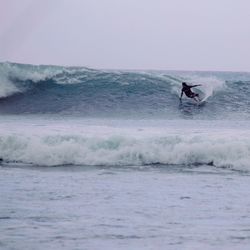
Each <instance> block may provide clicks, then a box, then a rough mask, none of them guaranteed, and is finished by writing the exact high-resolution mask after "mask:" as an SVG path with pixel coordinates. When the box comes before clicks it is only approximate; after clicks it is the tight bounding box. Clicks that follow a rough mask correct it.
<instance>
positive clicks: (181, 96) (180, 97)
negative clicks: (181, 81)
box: [180, 90, 183, 100]
mask: <svg viewBox="0 0 250 250" xmlns="http://www.w3.org/2000/svg"><path fill="white" fill-rule="evenodd" d="M182 96H183V90H182V91H181V96H180V100H181V98H182Z"/></svg>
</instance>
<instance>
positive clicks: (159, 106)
mask: <svg viewBox="0 0 250 250" xmlns="http://www.w3.org/2000/svg"><path fill="white" fill-rule="evenodd" d="M249 79H250V74H249V73H215V72H178V71H172V72H170V71H164V72H163V71H160V72H159V71H147V72H138V71H137V72H135V71H134V72H133V71H110V70H106V71H104V70H93V69H88V68H82V67H60V66H35V65H24V64H15V63H0V114H59V115H73V116H81V117H125V118H127V117H129V118H138V117H139V118H163V119H176V118H177V119H221V118H222V117H223V119H241V120H242V119H243V120H244V119H247V120H248V119H249V118H250V105H249V104H250V103H249V98H248V97H249V93H250V84H249V83H250V80H249ZM182 81H187V82H190V83H194V84H196V83H200V84H202V86H201V87H200V89H199V90H197V91H201V92H202V93H203V95H204V96H205V97H207V101H206V103H205V105H203V106H197V105H195V103H193V102H192V101H190V100H187V99H186V100H185V99H184V100H183V102H182V104H179V99H178V97H179V95H180V89H181V82H182Z"/></svg>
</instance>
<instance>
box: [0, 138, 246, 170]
mask: <svg viewBox="0 0 250 250" xmlns="http://www.w3.org/2000/svg"><path fill="white" fill-rule="evenodd" d="M0 158H1V159H3V161H5V162H20V163H27V164H33V165H40V166H57V165H86V166H145V165H152V164H161V165H197V164H208V165H213V166H215V167H230V168H233V169H237V170H250V164H249V162H250V136H249V134H247V135H241V136H225V135H223V136H218V135H216V136H213V135H190V136H187V135H178V136H177V135H172V136H156V137H149V138H135V137H134V138H133V137H128V136H117V135H114V136H96V137H89V136H83V135H43V136H37V135H36V136H24V135H5V136H3V135H2V136H1V137H0Z"/></svg>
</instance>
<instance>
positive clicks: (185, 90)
mask: <svg viewBox="0 0 250 250" xmlns="http://www.w3.org/2000/svg"><path fill="white" fill-rule="evenodd" d="M197 86H201V85H200V84H198V85H187V84H186V83H185V82H183V83H182V90H181V96H180V101H181V98H182V96H183V93H185V95H186V96H187V97H189V98H193V99H194V100H195V101H196V102H199V101H200V99H199V94H197V93H194V92H192V90H191V88H194V87H197Z"/></svg>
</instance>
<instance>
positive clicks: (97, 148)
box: [0, 62, 250, 249]
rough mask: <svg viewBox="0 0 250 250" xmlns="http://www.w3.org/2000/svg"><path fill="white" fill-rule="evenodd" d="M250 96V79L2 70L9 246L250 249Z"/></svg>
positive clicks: (7, 65) (0, 114) (1, 208)
mask: <svg viewBox="0 0 250 250" xmlns="http://www.w3.org/2000/svg"><path fill="white" fill-rule="evenodd" d="M183 81H185V82H187V83H189V84H201V86H200V87H197V88H195V89H194V92H197V93H199V94H200V95H201V96H202V97H203V98H204V99H205V102H203V103H202V104H200V105H199V104H197V103H196V102H195V101H193V100H190V99H188V98H186V97H184V98H183V100H182V101H181V102H180V100H179V96H180V92H181V84H182V82H183ZM249 94H250V73H248V72H198V71H194V72H190V71H155V70H147V71H132V70H99V69H90V68H85V67H63V66H49V65H26V64H17V63H11V62H4V63H0V171H1V176H0V183H1V186H2V191H1V204H0V222H1V225H0V231H1V232H2V234H1V238H0V247H2V248H3V249H34V248H35V249H44V248H46V247H47V248H49V249H117V248H118V247H119V248H120V249H200V248H201V247H202V248H204V249H248V246H249V243H250V234H249V232H250V217H249V209H250V206H249V204H250V200H249V199H248V194H247V190H248V189H249V188H250V186H249V173H250V172H249V171H250V101H249ZM31 236H32V237H31Z"/></svg>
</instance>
